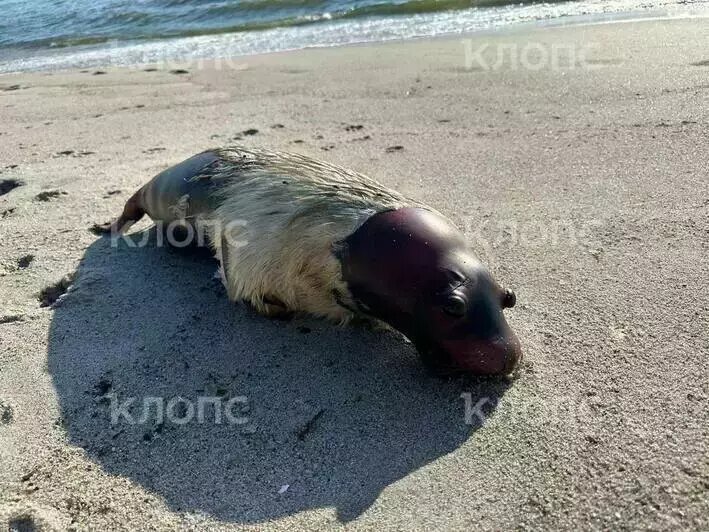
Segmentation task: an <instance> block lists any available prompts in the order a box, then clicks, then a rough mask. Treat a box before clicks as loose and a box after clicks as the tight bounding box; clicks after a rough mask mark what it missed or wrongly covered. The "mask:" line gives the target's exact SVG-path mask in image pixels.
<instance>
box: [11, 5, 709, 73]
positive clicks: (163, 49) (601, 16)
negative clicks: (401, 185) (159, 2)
mask: <svg viewBox="0 0 709 532" xmlns="http://www.w3.org/2000/svg"><path fill="white" fill-rule="evenodd" d="M698 18H709V4H705V5H702V6H695V5H693V4H690V5H682V4H670V5H668V6H663V7H661V8H656V7H652V8H649V9H640V8H637V9H634V10H629V11H617V12H598V13H587V14H575V15H561V16H558V17H553V18H550V19H539V20H522V21H517V22H513V23H508V24H504V25H499V26H494V25H493V26H490V27H481V28H476V29H473V30H469V31H465V30H463V31H460V32H457V31H450V32H444V33H439V34H434V35H413V36H405V37H392V38H386V39H379V40H369V39H364V40H356V41H352V42H343V43H323V44H312V45H302V46H296V47H291V48H283V49H277V50H264V51H259V50H255V51H251V52H246V53H230V52H229V49H230V47H231V45H229V44H228V43H227V41H229V40H233V39H236V38H237V37H238V36H243V35H246V34H241V33H219V34H205V35H197V36H191V37H167V38H164V39H155V40H148V41H122V42H118V41H114V42H111V43H106V44H105V45H101V46H88V47H83V46H76V47H68V48H58V49H56V51H53V50H52V48H45V49H37V50H27V49H17V50H15V52H16V53H15V54H14V56H10V57H8V58H5V59H2V58H1V57H0V76H2V75H5V74H21V73H25V72H67V71H72V70H80V69H84V68H120V67H125V68H135V67H139V66H147V65H154V64H160V63H162V64H172V65H176V64H186V63H194V62H204V61H208V60H210V59H212V60H220V59H221V60H225V61H226V60H236V59H241V58H247V57H252V56H258V55H264V54H271V53H284V52H296V51H299V50H309V49H319V48H341V47H347V46H362V45H375V46H376V45H378V44H386V43H404V42H407V41H414V42H415V41H420V40H427V39H455V38H460V39H465V38H469V37H477V36H484V35H499V34H504V33H508V32H510V33H514V32H525V31H530V30H533V29H538V28H558V27H562V28H563V27H568V26H579V27H583V26H589V25H603V24H617V23H628V22H640V21H652V20H693V19H698ZM279 29H280V30H287V29H288V28H275V29H274V30H268V31H274V32H276V33H274V35H277V32H278V30H279ZM256 33H257V32H256ZM210 40H212V41H213V42H210ZM200 41H204V42H203V43H202V44H201V45H200V44H199V42H200ZM218 41H223V42H222V43H221V44H220V43H219V42H218ZM190 45H192V46H190ZM200 46H203V47H204V48H205V49H209V48H211V49H212V50H213V51H212V52H211V53H204V52H200V51H199V48H200ZM180 48H182V49H190V48H191V49H192V51H190V52H189V53H191V54H194V55H192V56H190V57H185V56H184V53H188V52H177V51H176V50H178V49H180ZM141 50H142V51H141ZM131 51H134V52H135V53H134V54H132V57H141V56H142V57H143V58H145V57H149V58H150V59H148V60H142V59H134V60H131V59H126V56H129V57H130V56H131V54H130V52H131ZM1 52H2V50H0V53H1ZM114 53H115V55H117V57H112V54H114ZM180 54H183V55H182V56H181V55H180ZM25 55H26V56H27V57H29V58H31V61H33V62H34V64H35V66H27V67H25V68H21V69H16V70H11V68H12V66H7V65H13V64H16V63H17V62H18V61H22V60H27V59H23V57H24V56H25ZM95 56H98V58H95ZM156 57H157V59H156ZM82 58H83V59H82ZM92 58H93V59H92ZM37 62H39V64H36V63H37Z"/></svg>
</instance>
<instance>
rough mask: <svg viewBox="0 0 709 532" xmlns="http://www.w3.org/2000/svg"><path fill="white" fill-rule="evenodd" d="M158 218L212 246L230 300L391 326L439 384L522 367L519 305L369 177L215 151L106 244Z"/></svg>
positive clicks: (183, 171) (165, 179)
mask: <svg viewBox="0 0 709 532" xmlns="http://www.w3.org/2000/svg"><path fill="white" fill-rule="evenodd" d="M145 214H148V215H149V216H150V217H151V218H152V219H153V220H154V221H155V222H156V223H158V224H160V225H162V226H163V228H164V227H165V225H167V226H168V229H171V230H173V231H174V229H175V228H178V229H179V230H180V231H181V232H182V233H185V234H187V236H188V237H190V238H193V237H196V236H198V235H205V242H204V243H205V244H206V245H209V246H211V247H212V249H213V250H214V251H215V254H216V256H217V258H218V259H219V260H220V262H221V271H222V279H223V281H224V284H225V286H226V289H227V293H228V295H229V298H230V299H231V300H232V301H238V300H243V301H246V302H249V303H250V304H251V305H253V307H254V308H256V309H257V310H258V311H259V312H261V313H263V314H265V315H268V316H277V315H282V314H285V313H292V312H298V313H308V314H312V315H316V316H321V317H324V318H327V319H330V320H332V321H335V322H338V323H346V322H348V321H349V320H351V319H352V318H354V317H364V318H367V319H373V320H376V321H380V322H383V323H385V324H387V325H388V326H390V327H393V328H394V329H396V330H398V331H400V332H401V333H402V334H404V335H405V336H406V337H408V338H409V339H410V340H411V341H412V342H413V343H414V345H415V346H416V348H417V350H418V351H419V353H420V355H421V359H422V361H423V362H424V363H425V365H426V366H427V367H428V368H430V369H431V370H433V371H434V372H436V373H440V374H448V373H455V372H469V373H474V374H481V375H494V374H508V373H510V372H511V371H512V370H513V369H514V368H515V367H516V366H517V364H518V363H519V361H520V359H521V356H522V355H521V348H520V343H519V341H518V340H517V337H516V336H515V334H514V332H513V331H512V330H511V328H510V327H509V325H508V324H507V321H506V320H505V317H504V314H503V309H505V308H510V307H513V306H514V304H515V295H514V293H513V292H512V291H511V290H508V289H504V288H502V287H501V286H500V285H499V284H498V283H497V282H496V281H495V280H494V279H493V277H492V275H491V274H490V272H489V271H488V269H487V268H486V267H485V266H484V265H483V264H482V263H481V262H480V261H479V260H478V259H477V258H476V256H475V254H474V252H473V251H472V249H471V248H470V246H469V245H468V244H467V243H466V241H465V239H464V237H463V235H462V233H461V232H460V231H459V230H458V229H456V228H455V226H454V225H453V224H452V223H451V222H450V221H448V220H447V219H446V218H445V217H444V216H443V215H441V214H440V213H438V212H437V211H435V210H434V209H432V208H431V207H428V206H426V205H424V204H422V203H419V202H417V201H415V200H411V199H408V198H406V197H404V196H402V195H401V194H399V193H398V192H396V191H394V190H391V189H389V188H387V187H385V186H383V185H381V184H380V183H378V182H376V181H374V180H373V179H370V178H368V177H366V176H364V175H362V174H359V173H356V172H353V171H350V170H347V169H344V168H341V167H338V166H335V165H332V164H328V163H325V162H321V161H317V160H314V159H311V158H309V157H305V156H302V155H296V154H291V153H280V152H273V151H267V150H257V149H250V148H249V149H247V148H242V147H229V148H222V149H214V150H209V151H206V152H203V153H200V154H198V155H195V156H193V157H191V158H189V159H187V160H186V161H183V162H182V163H180V164H178V165H176V166H174V167H172V168H170V169H168V170H165V171H164V172H162V173H160V174H158V175H157V176H155V177H154V178H153V179H152V180H151V181H150V182H149V183H147V184H146V185H145V186H144V187H142V188H141V189H140V190H138V191H137V192H136V193H135V194H134V195H133V196H132V197H131V198H130V199H129V200H128V202H127V203H126V206H125V208H124V210H123V213H122V215H121V216H120V217H119V218H118V219H117V220H116V221H114V222H113V223H112V224H109V225H107V226H104V230H105V231H107V232H108V231H110V232H111V233H113V234H114V235H117V234H119V233H121V232H124V231H125V230H126V229H127V228H128V227H129V226H130V225H131V224H132V223H134V222H136V221H138V220H139V219H140V218H142V217H143V215H145ZM190 235H191V236H190Z"/></svg>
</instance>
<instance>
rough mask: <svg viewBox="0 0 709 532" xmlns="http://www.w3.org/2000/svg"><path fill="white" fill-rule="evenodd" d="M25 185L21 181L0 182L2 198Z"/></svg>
mask: <svg viewBox="0 0 709 532" xmlns="http://www.w3.org/2000/svg"><path fill="white" fill-rule="evenodd" d="M24 184H25V183H24V182H23V181H20V180H19V179H3V180H2V181H0V196H4V195H5V194H7V193H8V192H10V191H11V190H14V189H16V188H17V187H21V186H22V185H24Z"/></svg>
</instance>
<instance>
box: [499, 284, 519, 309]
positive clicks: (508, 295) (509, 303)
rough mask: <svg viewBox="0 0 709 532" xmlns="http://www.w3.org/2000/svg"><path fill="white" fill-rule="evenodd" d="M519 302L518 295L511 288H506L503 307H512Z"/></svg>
mask: <svg viewBox="0 0 709 532" xmlns="http://www.w3.org/2000/svg"><path fill="white" fill-rule="evenodd" d="M516 303H517V296H516V295H515V293H514V292H513V291H512V290H510V289H509V288H507V289H505V293H504V294H503V296H502V308H512V307H514V306H515V304H516Z"/></svg>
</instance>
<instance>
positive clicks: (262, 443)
mask: <svg viewBox="0 0 709 532" xmlns="http://www.w3.org/2000/svg"><path fill="white" fill-rule="evenodd" d="M140 237H141V235H137V236H136V237H134V238H135V239H136V240H138V239H140ZM151 239H152V240H151V243H149V245H147V246H145V247H131V246H129V245H127V244H126V243H125V242H123V243H121V244H120V245H118V246H112V245H111V241H110V239H108V238H104V239H100V240H98V241H96V242H95V243H94V244H93V245H92V246H91V247H90V248H88V249H87V251H86V254H85V256H84V258H83V259H82V262H81V265H80V267H79V271H78V277H77V281H76V283H75V288H74V289H73V290H72V291H71V292H69V294H67V296H66V297H65V299H64V300H63V301H62V303H61V305H59V306H58V308H56V309H55V311H54V312H55V314H54V318H53V322H52V326H51V329H50V334H49V369H50V372H51V374H52V377H53V379H54V383H55V386H56V389H57V393H58V397H59V402H60V406H61V412H62V420H63V424H64V426H65V429H66V431H67V433H68V436H69V439H70V441H71V442H72V443H73V444H74V445H77V446H80V447H82V448H84V449H85V450H86V451H87V453H88V455H89V456H90V457H91V458H92V459H93V460H95V461H96V462H97V463H98V464H100V465H101V467H103V469H104V470H105V471H107V472H108V473H111V474H115V475H121V476H124V477H127V478H129V479H131V480H133V481H136V482H138V483H139V484H141V485H142V486H144V487H145V488H146V489H148V490H150V491H152V492H154V493H156V494H157V495H159V496H160V497H162V498H164V500H165V501H166V502H167V504H168V505H169V506H170V507H171V508H172V509H173V510H175V511H200V512H204V513H207V514H211V515H213V516H215V517H217V518H219V519H222V520H229V521H235V522H239V523H257V522H263V521H266V520H269V519H273V518H278V517H281V516H286V515H290V514H294V513H297V512H301V511H304V510H308V509H314V508H323V507H333V508H336V510H337V515H338V518H339V519H340V520H342V521H348V520H351V519H354V518H355V517H357V516H358V515H359V514H361V513H362V512H363V511H365V510H366V509H367V508H368V507H369V506H370V505H371V504H372V503H373V502H374V501H375V500H376V498H377V496H378V495H379V493H380V492H381V491H382V490H383V489H384V488H386V487H387V486H388V485H390V484H392V483H393V482H396V481H397V480H399V479H401V478H403V477H405V476H406V475H408V474H409V473H411V472H412V471H415V470H416V469H418V468H420V467H422V466H424V465H426V464H428V463H430V462H432V461H433V460H436V459H437V458H439V457H440V456H443V455H445V454H447V453H450V452H452V451H454V450H455V449H457V448H458V447H459V446H460V445H461V444H463V443H464V442H465V441H466V440H467V439H468V438H469V437H470V435H471V433H472V431H474V430H475V427H472V426H469V425H466V424H465V423H464V403H463V401H462V400H461V398H460V394H461V392H464V391H465V392H471V393H472V394H473V397H475V396H478V397H492V398H495V397H499V396H500V395H501V394H503V393H504V391H505V388H506V386H507V385H506V383H504V382H500V381H478V380H473V379H471V380H468V379H456V380H452V381H442V380H440V379H436V378H432V377H429V376H428V375H427V374H426V373H425V372H424V370H423V369H422V367H421V365H420V364H419V361H418V359H417V357H416V354H415V352H414V350H413V349H412V348H411V346H410V345H408V344H406V343H405V342H404V341H403V340H402V339H401V338H400V337H398V336H397V335H395V334H392V333H385V332H377V331H370V330H366V329H364V328H361V327H359V328H358V327H346V328H338V327H333V326H330V325H329V324H327V323H324V322H320V321H313V320H308V321H304V320H295V321H293V322H278V321H271V320H268V319H265V318H262V317H260V316H257V315H256V314H254V313H253V312H251V311H250V310H248V309H246V308H244V307H243V306H238V305H233V304H231V303H229V302H228V301H227V298H226V296H225V294H224V291H223V289H222V288H221V285H220V283H219V281H217V280H215V279H213V273H214V271H215V269H216V263H215V262H214V260H213V259H211V258H209V257H206V256H204V254H195V253H185V252H179V251H177V250H174V249H167V248H162V249H159V248H156V247H155V246H154V235H153V236H152V237H151ZM240 396H244V397H246V398H247V400H248V403H246V404H245V403H243V402H242V401H241V400H238V402H234V401H231V399H232V398H235V397H240ZM109 397H111V398H109ZM178 397H181V398H184V399H185V400H186V401H187V402H189V404H191V405H193V406H196V405H197V402H198V398H199V397H219V398H220V401H221V403H220V404H223V405H226V404H227V403H229V404H231V406H234V405H236V408H234V409H233V410H232V412H233V413H234V414H235V415H237V416H236V417H238V421H239V423H238V424H237V423H231V422H228V421H227V420H226V419H224V418H223V419H222V423H220V424H217V423H215V422H214V421H215V416H214V413H213V408H212V407H209V406H207V408H206V409H205V415H204V422H203V423H199V422H198V420H197V417H196V415H195V417H193V418H191V419H190V415H189V414H190V412H189V409H190V407H189V404H188V403H186V402H183V401H180V403H177V402H174V403H173V407H176V408H173V410H172V416H167V415H166V416H164V420H163V422H162V423H161V422H160V415H159V414H158V412H157V409H156V408H155V405H154V404H153V405H152V406H148V408H147V410H145V413H146V414H147V415H145V416H143V415H141V414H142V413H143V412H144V409H143V406H144V405H145V404H146V403H147V404H150V402H151V399H150V398H160V399H159V400H155V399H153V400H152V401H153V403H154V402H156V401H157V402H160V403H161V404H162V405H163V406H169V404H170V401H171V400H173V399H175V398H178ZM131 398H134V399H131ZM131 401H132V402H131ZM230 401H231V402H230ZM126 405H130V406H129V407H127V408H126V409H124V413H125V412H128V413H129V415H124V414H120V410H119V408H118V407H119V406H124V407H126ZM180 405H181V406H180ZM112 414H113V417H115V416H116V414H119V415H118V419H117V420H113V421H112V419H111V418H112ZM144 418H145V419H144ZM168 418H171V419H172V420H171V419H168ZM242 418H248V423H245V424H243V423H242V422H243V421H245V419H242ZM175 419H179V421H180V422H179V423H177V422H174V420H175ZM185 420H187V421H188V422H184V421H185ZM114 421H115V422H114ZM285 485H289V487H288V489H287V490H286V491H285V492H283V493H279V491H282V490H283V486H285Z"/></svg>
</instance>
